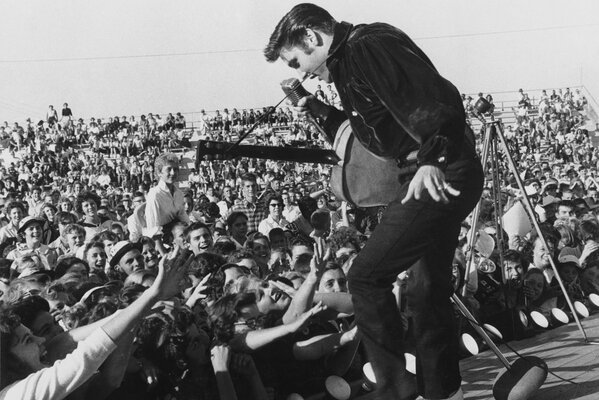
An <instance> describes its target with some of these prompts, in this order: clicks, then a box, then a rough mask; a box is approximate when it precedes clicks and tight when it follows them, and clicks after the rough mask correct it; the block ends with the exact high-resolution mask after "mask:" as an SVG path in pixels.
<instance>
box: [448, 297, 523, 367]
mask: <svg viewBox="0 0 599 400" xmlns="http://www.w3.org/2000/svg"><path fill="white" fill-rule="evenodd" d="M451 300H452V301H453V303H454V304H455V305H456V306H457V307H458V308H459V309H460V312H461V313H462V314H463V315H464V316H465V317H466V319H467V320H468V322H470V325H472V327H473V328H474V330H475V331H476V332H477V333H478V334H479V335H480V336H481V337H482V338H483V340H484V341H485V343H487V344H488V345H489V348H490V349H491V351H493V353H495V355H496V356H497V358H499V361H501V363H502V364H503V365H504V366H505V368H507V369H508V370H509V369H511V368H512V366H511V365H510V362H509V361H508V360H507V358H505V356H504V355H503V353H502V352H501V350H499V348H498V347H497V345H495V343H494V342H493V340H492V339H491V338H490V337H489V335H487V332H485V330H484V329H483V328H481V327H480V324H479V323H478V322H477V321H476V319H475V318H474V315H472V314H471V313H470V311H469V310H468V309H467V308H466V306H465V305H464V303H462V300H460V298H459V297H458V295H457V294H455V293H454V294H453V295H452V296H451Z"/></svg>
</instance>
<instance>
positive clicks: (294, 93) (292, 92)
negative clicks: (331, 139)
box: [281, 78, 328, 139]
mask: <svg viewBox="0 0 599 400" xmlns="http://www.w3.org/2000/svg"><path fill="white" fill-rule="evenodd" d="M281 89H283V93H285V95H286V96H287V98H288V99H289V100H290V101H291V104H293V105H294V106H297V103H298V102H299V101H300V99H301V98H302V97H306V96H310V94H311V93H310V92H308V91H307V90H306V88H304V87H303V86H302V83H301V82H300V81H299V79H297V78H289V79H285V80H284V81H283V82H281ZM306 121H308V123H309V124H310V125H312V126H313V127H314V128H316V130H317V131H318V133H320V134H321V135H322V137H323V138H325V139H328V136H327V134H326V132H325V131H324V129H322V127H321V126H320V124H319V123H318V122H316V120H315V119H314V117H313V116H312V115H311V114H308V115H306Z"/></svg>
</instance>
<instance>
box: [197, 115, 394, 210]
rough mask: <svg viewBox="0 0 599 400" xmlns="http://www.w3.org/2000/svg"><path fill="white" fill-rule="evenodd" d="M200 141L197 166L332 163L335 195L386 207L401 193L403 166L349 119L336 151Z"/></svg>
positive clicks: (361, 204)
mask: <svg viewBox="0 0 599 400" xmlns="http://www.w3.org/2000/svg"><path fill="white" fill-rule="evenodd" d="M232 146H233V143H231V142H217V141H209V140H200V141H199V142H198V144H197V148H196V166H197V167H199V166H198V165H197V164H198V163H199V162H200V161H201V160H205V161H216V160H230V159H234V158H238V157H249V158H261V159H269V160H278V161H291V162H303V163H320V164H328V165H332V166H333V168H332V172H331V182H330V184H331V189H332V190H333V193H335V196H337V198H339V199H341V200H345V201H347V202H348V203H351V204H354V205H356V206H358V207H374V206H386V205H387V204H388V203H389V202H391V201H393V200H395V199H397V197H398V195H399V183H398V180H397V179H398V176H399V173H400V169H399V167H398V166H397V163H396V162H395V160H390V159H383V158H380V157H378V156H376V155H374V154H372V153H371V152H370V151H368V150H367V149H366V148H365V147H364V146H363V145H362V144H361V143H360V141H359V140H357V138H356V137H355V136H354V135H353V134H352V130H351V126H350V123H349V120H346V121H345V122H344V123H343V124H341V126H340V127H339V129H338V130H337V134H336V135H335V142H334V143H333V150H324V149H316V148H315V149H311V148H295V147H274V146H254V145H238V146H235V147H232ZM198 169H199V168H198Z"/></svg>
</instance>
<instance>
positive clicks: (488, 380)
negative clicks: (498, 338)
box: [460, 314, 599, 400]
mask: <svg viewBox="0 0 599 400" xmlns="http://www.w3.org/2000/svg"><path fill="white" fill-rule="evenodd" d="M582 325H583V327H584V330H585V332H586V335H587V337H588V339H589V341H591V342H593V341H596V342H598V343H599V314H594V315H591V316H590V317H589V318H587V319H584V320H582ZM510 346H511V347H513V348H514V349H515V350H516V351H518V352H519V353H520V354H522V355H531V356H536V357H540V358H541V359H543V360H544V361H545V362H546V363H547V365H548V366H549V370H550V371H551V372H553V373H555V374H557V375H559V376H560V377H562V378H565V379H569V380H572V381H574V382H575V384H572V383H568V382H564V381H561V380H559V379H558V378H556V377H555V376H553V375H551V374H549V375H548V376H547V380H546V381H545V384H544V385H543V386H542V387H541V388H540V389H539V390H538V391H537V393H536V394H535V395H534V396H533V397H531V399H537V400H540V399H542V400H553V399H555V400H571V399H585V400H591V399H593V400H596V399H599V345H592V344H585V343H584V341H583V340H582V334H581V333H580V331H579V330H578V328H577V326H576V324H575V323H574V322H571V323H570V324H568V325H565V326H562V327H559V328H556V329H553V330H550V331H547V332H543V333H541V334H538V335H536V336H534V337H532V338H529V339H525V340H521V341H514V342H511V343H510ZM500 349H501V351H502V352H503V354H504V355H505V356H506V358H507V359H508V360H509V361H510V362H513V361H514V360H515V359H516V356H515V355H514V354H513V353H512V352H511V351H509V350H508V349H507V347H505V346H504V345H502V346H500ZM460 367H461V371H462V379H463V381H462V388H463V390H464V397H465V398H466V399H469V400H487V399H492V398H493V393H492V390H493V382H494V381H495V377H496V376H497V374H498V372H499V371H501V370H502V369H503V365H502V364H501V363H500V362H499V360H497V358H496V357H495V355H494V354H493V352H491V351H490V350H487V351H485V352H482V353H480V354H479V355H477V356H475V357H470V358H468V359H464V360H462V361H461V363H460Z"/></svg>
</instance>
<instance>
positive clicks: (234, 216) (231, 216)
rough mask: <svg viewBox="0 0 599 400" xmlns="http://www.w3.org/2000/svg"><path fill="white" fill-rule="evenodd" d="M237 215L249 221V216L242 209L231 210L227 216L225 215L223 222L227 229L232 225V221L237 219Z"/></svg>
mask: <svg viewBox="0 0 599 400" xmlns="http://www.w3.org/2000/svg"><path fill="white" fill-rule="evenodd" d="M239 217H244V218H245V219H246V220H247V221H249V218H248V216H247V214H246V213H244V212H243V211H233V212H232V213H231V214H230V215H229V216H228V217H227V221H226V222H225V223H226V224H227V229H229V230H231V227H232V226H233V223H234V222H235V221H236V220H237V218H239Z"/></svg>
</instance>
